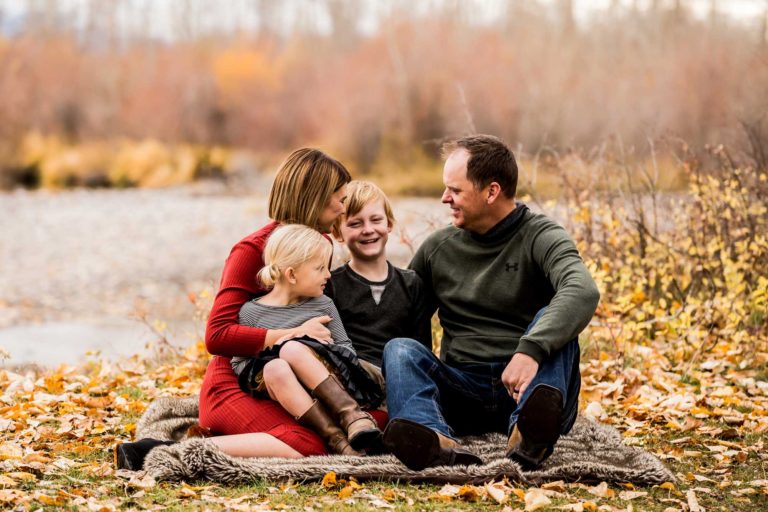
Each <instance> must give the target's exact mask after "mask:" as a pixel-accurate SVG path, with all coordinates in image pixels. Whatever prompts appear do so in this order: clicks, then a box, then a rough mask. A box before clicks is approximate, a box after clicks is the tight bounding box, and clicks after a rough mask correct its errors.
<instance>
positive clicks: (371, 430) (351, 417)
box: [312, 375, 381, 450]
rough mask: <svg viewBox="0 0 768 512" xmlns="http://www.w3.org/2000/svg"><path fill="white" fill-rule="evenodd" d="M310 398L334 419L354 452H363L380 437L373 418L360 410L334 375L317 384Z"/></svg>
mask: <svg viewBox="0 0 768 512" xmlns="http://www.w3.org/2000/svg"><path fill="white" fill-rule="evenodd" d="M312 396H313V397H315V398H317V399H318V400H320V401H321V402H322V403H323V404H324V405H325V406H326V408H327V409H328V410H329V411H330V413H331V414H332V415H333V417H334V418H336V421H337V422H338V424H339V425H340V426H341V428H342V429H343V430H344V431H345V432H346V433H347V438H348V439H349V444H351V445H352V448H354V449H355V450H364V449H366V448H368V447H369V446H371V445H372V444H373V443H374V442H375V441H377V440H378V439H379V438H380V437H381V430H379V427H378V425H376V421H375V420H374V419H373V416H371V415H370V414H368V413H367V412H364V411H362V410H361V409H360V406H359V405H358V404H357V402H356V401H355V399H354V398H352V397H351V396H349V393H347V390H346V389H344V387H343V386H342V385H341V383H340V382H339V380H338V379H337V378H336V376H335V375H329V376H328V378H327V379H325V380H324V381H323V382H321V383H320V384H318V385H317V387H316V388H315V389H313V390H312Z"/></svg>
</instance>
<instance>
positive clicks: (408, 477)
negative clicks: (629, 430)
mask: <svg viewBox="0 0 768 512" xmlns="http://www.w3.org/2000/svg"><path fill="white" fill-rule="evenodd" d="M196 421H197V397H190V398H161V399H158V400H156V401H154V402H153V403H152V404H151V405H150V407H149V408H148V409H147V411H146V412H145V413H144V415H143V416H142V418H141V420H140V421H139V423H138V425H137V428H136V437H137V439H139V438H143V437H152V438H155V439H164V440H176V441H180V442H179V443H176V444H174V445H171V446H161V447H158V448H155V449H154V450H152V451H151V452H150V453H149V455H148V456H147V459H146V461H145V463H144V469H145V470H146V471H148V472H149V474H151V475H152V476H153V477H154V478H156V479H157V480H195V479H206V480H211V481H214V482H220V483H229V484H234V483H245V482H248V481H252V480H257V479H268V480H287V479H291V480H294V481H313V480H320V479H322V478H323V476H324V475H325V474H326V473H328V472H329V471H335V472H336V474H337V475H339V476H340V477H351V476H353V477H355V478H357V479H358V480H387V481H408V482H425V483H456V484H467V483H473V484H479V483H483V482H489V481H492V480H497V479H500V478H501V477H504V476H506V477H508V478H509V479H510V480H514V481H517V482H521V483H524V484H539V483H541V482H544V481H550V480H565V481H570V482H574V481H590V482H597V481H609V482H632V483H634V484H658V483H662V482H665V481H674V480H675V477H674V475H673V474H672V473H671V472H670V471H669V469H667V468H666V467H665V466H664V465H663V464H662V463H661V462H660V461H659V460H658V459H657V458H656V457H654V456H653V455H651V454H650V453H648V452H646V451H644V450H641V449H639V448H634V447H629V446H625V445H623V444H622V442H621V436H620V434H619V433H618V432H617V431H616V430H615V429H614V428H612V427H609V426H607V425H602V424H599V423H596V422H594V421H592V420H589V419H587V418H583V417H580V418H579V419H578V420H577V422H576V425H575V426H574V428H573V430H572V431H571V432H570V433H569V434H568V435H567V436H563V437H562V438H561V439H560V441H559V442H558V443H557V446H556V447H555V452H554V453H553V454H552V456H551V457H550V458H549V459H547V461H546V462H545V463H544V464H543V466H542V467H541V468H539V469H538V470H536V471H522V470H521V469H520V466H518V465H517V464H516V463H514V462H512V461H511V460H509V459H507V458H506V457H505V456H504V451H505V446H506V438H505V437H504V436H502V435H501V434H486V435H483V436H476V437H466V438H463V439H462V440H461V442H462V444H463V445H464V446H466V447H467V448H468V449H470V450H472V451H473V452H474V453H476V454H478V455H480V456H481V457H482V458H483V459H484V460H485V461H486V463H485V464H484V465H482V466H451V467H448V466H444V467H435V468H428V469H425V470H423V471H411V470H410V469H408V468H406V467H405V466H404V465H403V464H401V463H400V462H399V461H398V460H397V459H396V458H395V457H394V456H392V455H377V456H369V457H350V456H341V455H327V456H315V457H305V458H302V459H278V458H252V459H246V458H238V457H230V456H229V455H226V454H224V453H222V452H221V451H220V450H218V449H217V448H216V446H215V445H214V444H213V443H212V442H211V441H210V439H202V438H195V439H183V437H184V434H185V432H186V429H187V428H188V427H189V426H190V425H191V424H194V423H195V422H196Z"/></svg>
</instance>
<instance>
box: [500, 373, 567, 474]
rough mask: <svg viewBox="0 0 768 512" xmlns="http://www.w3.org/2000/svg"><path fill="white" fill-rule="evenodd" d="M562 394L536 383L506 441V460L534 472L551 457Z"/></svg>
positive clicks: (560, 417)
mask: <svg viewBox="0 0 768 512" xmlns="http://www.w3.org/2000/svg"><path fill="white" fill-rule="evenodd" d="M562 416H563V394H562V393H561V392H560V390H558V389H556V388H553V387H552V386H547V385H545V384H539V385H538V386H536V389H534V390H533V392H532V393H531V395H530V396H529V397H528V399H527V400H526V401H525V403H524V404H523V406H522V408H521V409H520V414H519V416H518V419H517V424H516V425H515V426H514V428H513V429H512V433H511V434H510V435H509V440H508V441H507V457H509V458H510V459H512V460H514V461H515V462H517V463H518V464H520V466H521V467H522V468H523V469H525V470H530V469H535V468H537V467H539V466H540V465H541V463H542V462H544V461H545V460H546V459H547V457H549V456H550V455H552V452H553V451H554V448H555V443H556V442H557V440H558V438H559V437H560V422H561V421H562Z"/></svg>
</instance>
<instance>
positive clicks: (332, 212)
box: [317, 184, 347, 233]
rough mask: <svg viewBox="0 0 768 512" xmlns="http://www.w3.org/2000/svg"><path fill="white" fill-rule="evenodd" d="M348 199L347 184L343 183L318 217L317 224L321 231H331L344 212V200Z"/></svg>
mask: <svg viewBox="0 0 768 512" xmlns="http://www.w3.org/2000/svg"><path fill="white" fill-rule="evenodd" d="M346 199H347V185H346V184H345V185H342V186H341V187H339V189H338V190H336V192H334V193H333V194H332V195H331V199H330V201H328V204H327V205H325V208H323V211H322V212H320V216H319V217H318V218H317V224H318V227H319V228H320V230H321V231H323V232H325V233H330V232H331V226H333V223H334V222H335V221H336V219H338V218H339V216H340V215H341V214H342V213H344V201H345V200H346Z"/></svg>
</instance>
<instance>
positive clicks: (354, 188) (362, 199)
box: [333, 180, 395, 240]
mask: <svg viewBox="0 0 768 512" xmlns="http://www.w3.org/2000/svg"><path fill="white" fill-rule="evenodd" d="M378 201H381V202H383V203H384V215H386V216H387V224H388V225H389V227H392V226H394V225H395V214H394V213H393V212H392V205H391V204H390V202H389V198H387V194H385V193H384V191H383V190H381V189H380V188H379V187H378V186H377V185H376V184H375V183H371V182H370V181H357V180H354V181H350V182H349V184H348V185H347V199H346V201H344V214H343V215H342V216H341V217H339V218H338V219H337V220H336V222H334V224H333V236H335V237H336V238H337V239H339V240H341V239H342V237H341V223H342V222H345V220H346V219H348V218H349V217H351V216H352V215H357V214H358V213H360V211H361V210H362V209H363V208H365V207H366V206H367V205H369V204H371V203H375V202H378Z"/></svg>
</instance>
